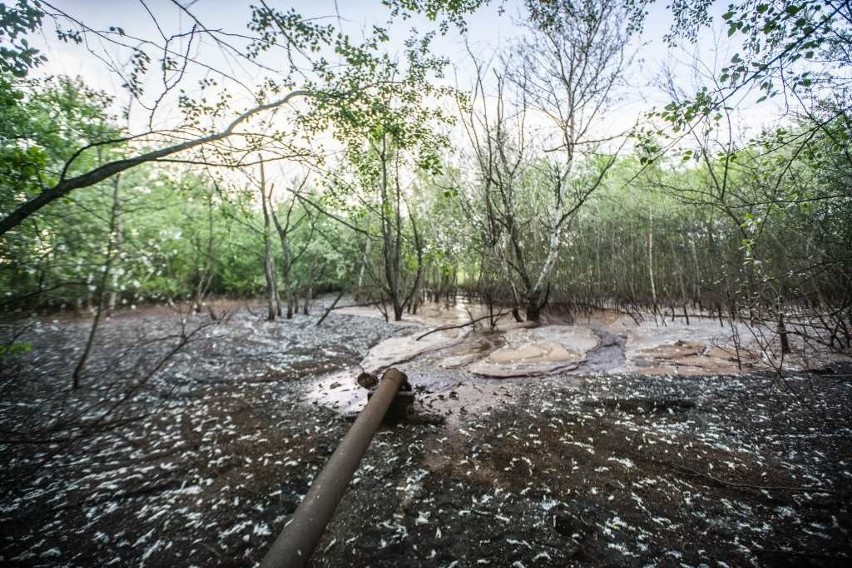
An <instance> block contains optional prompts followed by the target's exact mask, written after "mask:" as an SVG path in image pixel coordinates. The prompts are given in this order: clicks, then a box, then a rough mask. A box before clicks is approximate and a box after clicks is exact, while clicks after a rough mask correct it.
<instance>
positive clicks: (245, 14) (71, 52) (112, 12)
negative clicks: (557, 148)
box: [2, 0, 774, 137]
mask: <svg viewBox="0 0 852 568" xmlns="http://www.w3.org/2000/svg"><path fill="white" fill-rule="evenodd" d="M2 1H4V2H6V3H8V2H9V0H2ZM181 1H182V2H184V3H186V0H181ZM258 1H259V0H258ZM52 2H53V5H54V6H56V7H57V8H58V9H60V10H63V11H65V12H67V13H69V14H71V15H73V16H74V17H76V18H78V19H80V20H82V21H84V22H85V23H86V24H87V25H89V26H91V27H94V28H100V29H107V28H109V27H110V26H120V27H122V28H123V29H124V30H125V31H126V32H127V33H128V34H131V35H134V36H137V37H139V38H143V39H145V38H147V39H152V40H158V39H159V38H160V35H161V32H162V33H163V34H165V35H166V36H168V35H170V34H172V33H176V32H179V31H185V30H187V29H188V27H189V25H190V24H191V22H190V20H189V17H188V16H187V15H186V14H183V13H182V12H181V11H180V10H179V9H178V8H177V6H175V4H174V3H173V2H172V1H171V0H144V4H143V2H140V1H139V0H52ZM269 3H270V5H272V6H275V7H277V8H279V9H282V10H286V9H288V8H291V7H292V8H294V9H295V10H296V11H297V12H299V13H301V14H302V15H304V16H307V17H313V18H317V21H323V22H325V21H327V22H332V23H335V24H337V25H338V26H340V27H342V28H343V29H344V30H345V31H346V32H347V33H349V34H351V35H353V36H356V37H357V36H360V35H362V32H363V31H364V30H369V29H370V27H371V26H372V25H374V24H380V25H381V24H383V23H384V22H386V21H387V19H388V10H387V8H385V7H384V6H383V5H382V4H381V2H380V0H356V1H351V0H350V1H347V0H336V1H335V0H297V1H294V2H287V3H285V2H274V1H272V0H270V2H269ZM250 4H251V2H243V1H228V0H196V1H195V2H194V3H193V4H192V6H191V10H192V12H193V14H195V15H196V16H197V17H198V18H199V19H200V20H201V21H203V23H204V24H205V25H206V26H207V27H208V28H212V29H215V28H218V29H222V30H225V31H228V32H231V33H237V34H241V33H249V32H248V30H247V28H246V24H247V22H248V21H249V19H250V9H249V5H250ZM726 5H727V3H725V2H717V6H716V7H715V11H716V13H717V14H718V13H720V12H721V11H722V10H723V9H724V7H725V6H726ZM146 7H147V8H148V9H149V10H150V12H151V13H153V14H154V15H155V16H156V22H155V20H154V19H153V18H152V17H151V15H150V14H148V13H147V11H146ZM504 7H505V11H504V13H502V15H501V14H500V13H499V10H498V6H497V5H490V6H486V7H484V8H482V9H480V10H478V11H477V12H476V13H475V14H473V15H471V16H469V17H468V18H467V21H468V31H467V35H466V36H465V37H463V36H462V35H461V34H459V33H458V32H457V31H456V30H452V31H451V32H450V33H449V34H448V35H447V36H446V37H438V38H436V40H435V43H434V45H433V48H434V51H435V52H436V54H438V55H444V56H446V57H448V58H449V60H450V62H451V64H452V66H453V68H452V70H450V71H449V75H450V77H454V78H455V80H457V81H458V85H459V86H460V87H462V88H464V87H466V86H467V85H470V84H471V83H472V71H471V68H472V64H471V62H470V59H469V57H468V55H467V54H466V50H465V41H467V42H468V43H469V44H470V46H471V48H472V50H473V51H474V52H476V53H477V54H479V55H480V56H481V57H483V58H485V59H487V58H488V57H489V56H490V55H492V54H493V53H495V52H498V51H499V50H501V49H511V46H512V42H513V40H514V39H516V38H517V37H519V35H520V34H522V33H523V31H522V28H520V27H519V26H518V25H517V22H518V21H519V15H520V14H521V13H522V11H521V4H520V2H518V1H515V0H507V1H506V2H505V4H504ZM671 19H672V18H671V15H670V13H669V12H668V10H667V8H666V3H665V2H657V3H656V4H654V5H653V6H652V7H651V8H650V10H649V14H648V17H647V19H646V22H645V30H644V34H643V36H642V37H641V38H638V39H637V42H636V45H635V47H636V49H637V54H638V59H637V64H635V65H633V66H632V67H631V68H630V71H629V73H628V76H627V82H628V86H627V87H626V88H624V89H622V91H621V92H620V101H619V102H618V103H617V104H616V105H614V107H613V108H612V109H611V111H610V112H609V113H607V115H606V116H605V117H604V120H603V121H602V125H601V126H600V128H601V129H602V132H603V131H623V130H625V129H626V128H628V127H629V126H630V125H631V124H633V122H634V121H635V120H636V118H637V116H640V115H641V114H642V113H644V112H647V111H648V110H650V109H651V108H652V107H657V108H659V107H662V106H663V105H664V104H665V103H666V102H667V101H668V97H667V95H666V94H665V93H664V92H663V91H662V90H661V89H660V88H659V87H658V85H659V83H660V77H661V75H662V72H663V68H664V67H665V66H668V67H669V68H670V69H671V70H672V74H673V76H674V77H675V80H676V82H677V83H678V84H679V86H680V87H681V88H683V89H684V90H685V91H687V92H691V91H694V90H695V81H694V80H693V75H694V71H693V70H692V67H694V66H696V65H699V66H705V67H707V68H708V70H710V71H712V70H715V75H718V70H719V67H720V66H721V65H722V64H723V62H724V61H726V60H727V59H728V58H729V57H730V54H729V53H728V52H727V51H726V50H725V48H721V49H720V50H715V48H714V47H713V46H714V45H715V44H716V41H714V35H713V34H714V33H716V34H718V27H717V30H715V31H714V30H707V31H706V32H705V35H704V36H702V38H700V40H699V42H697V44H695V45H694V46H692V45H687V46H686V49H684V50H671V49H670V48H669V47H668V46H666V45H665V43H664V41H663V36H664V34H665V33H666V32H667V31H668V29H669V26H670V24H671ZM411 28H416V29H418V30H419V31H424V30H427V29H434V25H432V24H430V23H428V22H427V21H426V20H425V19H422V18H420V19H414V20H409V21H403V22H397V23H396V24H395V25H394V27H393V28H391V34H390V35H391V38H392V39H391V42H390V43H389V49H390V50H391V51H392V52H393V51H395V50H396V51H399V50H401V49H402V41H403V40H404V38H405V37H406V36H407V33H406V32H407V31H408V30H409V29H411ZM723 35H724V34H723ZM34 39H35V40H36V41H33V43H34V44H35V45H36V46H37V47H39V48H40V49H42V50H43V52H44V53H45V54H46V55H47V57H48V63H47V64H46V65H45V66H44V67H43V68H42V69H40V70H39V71H38V73H41V74H60V73H61V74H67V75H72V76H74V75H80V76H81V77H82V78H83V79H84V80H85V81H86V82H87V83H88V84H90V85H92V86H94V87H96V88H99V89H102V90H105V91H107V92H109V93H112V94H115V95H116V96H117V100H118V101H119V102H121V101H126V100H128V97H127V95H126V94H124V91H123V89H122V87H121V84H122V79H121V78H120V77H119V76H117V75H116V74H115V73H112V72H110V71H109V69H108V66H107V65H106V64H104V61H107V62H108V61H109V59H110V58H114V61H115V63H117V64H118V65H121V64H122V63H123V59H122V58H126V53H124V54H121V55H120V56H117V55H116V50H115V49H113V48H112V47H110V46H107V48H106V49H105V50H104V49H103V47H104V45H106V44H99V43H98V42H97V40H93V41H92V43H91V44H90V46H89V47H92V48H94V50H95V51H97V52H100V53H101V55H102V57H103V59H104V61H99V60H98V59H96V58H94V57H93V56H92V55H91V54H90V53H88V52H87V51H86V50H85V49H83V48H81V47H77V46H71V45H68V44H64V43H61V42H58V41H57V40H56V38H55V35H54V33H53V27H52V25H51V24H48V25H47V26H46V27H45V30H44V32H43V33H42V36H41V38H34ZM232 41H233V42H234V43H237V44H239V43H240V42H241V41H242V40H240V39H239V38H233V39H232ZM172 46H173V47H175V48H176V49H178V50H182V49H184V48H185V47H186V45H185V43H183V41H182V40H176V41H175V42H174V43H172ZM193 49H194V53H196V54H197V55H198V56H199V57H200V58H201V59H203V60H204V61H205V62H207V63H209V64H210V66H211V67H215V68H217V69H223V70H225V71H227V72H228V73H230V74H231V75H232V76H233V77H235V78H237V79H239V81H241V82H244V83H245V84H247V85H248V86H249V89H247V90H246V91H243V92H242V94H240V89H239V88H237V89H236V92H235V96H236V99H235V106H239V104H238V103H239V101H240V100H244V101H245V104H246V105H247V104H248V97H249V94H250V93H249V92H248V91H250V90H251V89H252V88H254V84H255V83H256V81H257V78H258V77H259V76H260V75H261V74H262V73H261V71H260V70H258V69H256V68H252V67H251V66H250V65H247V64H246V63H245V62H244V61H241V60H240V59H239V58H236V57H229V56H226V55H225V54H223V52H222V50H220V49H219V48H217V47H215V46H213V45H212V44H210V43H209V42H205V43H203V44H201V45H199V44H196V45H195V46H193ZM332 57H333V56H332ZM266 63H267V64H269V65H270V66H273V67H274V66H276V65H278V64H279V63H280V62H276V61H266ZM205 75H209V73H207V72H204V71H203V70H196V71H195V72H193V73H190V74H189V75H188V76H187V77H184V80H183V82H182V86H183V87H185V88H188V89H190V90H191V89H192V85H193V84H195V83H196V82H197V80H198V79H200V78H201V77H203V76H205ZM187 79H189V80H187ZM448 80H449V79H448ZM161 91H162V82H161V80H160V78H158V77H156V76H155V77H154V79H153V80H152V84H151V85H150V92H151V93H152V94H151V95H150V96H149V97H148V98H147V99H146V100H147V103H148V104H149V105H150V104H151V103H153V100H154V99H155V98H156V96H157V94H159V93H160V92H161ZM176 93H177V90H175V91H174V93H173V94H175V95H176ZM175 100H176V97H175V96H172V97H166V98H165V99H164V101H163V102H162V103H161V104H160V106H159V107H158V110H157V113H156V114H155V116H154V122H153V126H154V127H155V128H157V127H168V126H169V125H173V124H175V123H179V122H180V112H179V110H178V108H177V106H176V103H175ZM773 111H774V109H772V108H770V107H768V106H767V105H762V106H761V107H752V106H749V105H744V106H743V108H742V109H741V110H739V117H738V120H737V123H736V124H737V126H738V128H740V130H741V132H740V133H739V135H740V136H741V137H744V136H748V135H749V134H754V133H755V132H756V131H757V130H758V129H759V128H760V127H761V126H765V125H769V124H771V123H772V122H773V121H774V116H773ZM149 114H150V113H148V112H146V111H145V110H144V109H142V108H140V107H139V106H137V107H135V109H134V112H133V113H132V116H133V119H132V120H131V122H132V125H133V129H134V130H139V129H142V128H143V127H144V126H145V122H146V119H147V118H148V116H149Z"/></svg>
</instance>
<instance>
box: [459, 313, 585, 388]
mask: <svg viewBox="0 0 852 568" xmlns="http://www.w3.org/2000/svg"><path fill="white" fill-rule="evenodd" d="M504 339H505V341H506V345H505V346H504V347H501V348H500V349H497V350H496V351H493V352H491V353H490V354H489V355H488V356H487V357H485V358H484V359H482V360H480V361H477V362H476V363H473V364H472V365H470V366H469V367H468V370H470V371H471V372H473V373H476V374H478V375H485V376H489V377H517V376H532V375H544V374H547V373H550V372H552V371H555V370H557V369H563V368H566V367H576V365H577V364H578V363H580V362H581V361H584V360H585V358H586V352H587V351H589V350H591V349H594V348H595V347H597V346H598V343H599V340H598V337H597V336H596V335H595V334H594V332H592V330H591V329H589V328H588V327H585V326H562V325H559V326H557V325H554V326H544V327H537V328H521V329H513V330H510V331H507V332H506V334H505V335H504Z"/></svg>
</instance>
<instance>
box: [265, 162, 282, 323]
mask: <svg viewBox="0 0 852 568" xmlns="http://www.w3.org/2000/svg"><path fill="white" fill-rule="evenodd" d="M269 193H270V197H271V194H272V192H271V191H270V192H269ZM260 200H261V203H262V205H263V274H264V276H265V278H266V302H267V317H266V319H267V320H269V321H275V317H276V316H277V315H279V313H280V310H281V306H280V300H279V299H278V286H277V284H276V282H275V259H274V258H273V256H272V238H271V237H272V235H271V232H272V230H271V223H270V213H269V208H270V206H271V203H269V201H270V200H269V199H268V198H267V193H266V175H265V173H264V169H263V161H261V162H260Z"/></svg>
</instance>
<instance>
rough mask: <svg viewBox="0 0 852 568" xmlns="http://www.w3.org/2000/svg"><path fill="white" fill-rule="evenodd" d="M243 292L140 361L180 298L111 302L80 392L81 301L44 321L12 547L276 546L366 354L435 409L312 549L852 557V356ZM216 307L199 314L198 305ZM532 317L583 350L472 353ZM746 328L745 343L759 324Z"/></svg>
mask: <svg viewBox="0 0 852 568" xmlns="http://www.w3.org/2000/svg"><path fill="white" fill-rule="evenodd" d="M228 309H230V310H231V312H230V313H231V315H230V317H229V318H227V319H225V320H223V321H221V322H217V323H216V324H215V325H210V326H209V327H203V328H200V330H199V331H198V333H197V334H196V335H195V336H194V340H193V341H192V342H191V343H190V344H189V345H187V346H186V347H185V348H184V349H182V350H181V351H180V352H179V353H178V354H177V355H175V356H173V357H172V358H170V359H169V360H168V361H167V363H165V364H164V365H163V366H162V367H161V368H160V369H159V371H158V372H156V373H155V374H154V375H153V376H151V377H149V378H148V379H146V380H145V381H141V379H142V378H144V376H145V373H144V370H145V369H149V368H151V366H152V365H154V364H156V362H157V361H158V360H160V359H159V358H160V357H161V356H162V355H163V354H164V353H167V352H168V350H169V349H170V348H171V346H172V344H173V343H170V341H171V342H173V340H171V339H167V338H174V337H175V336H176V335H179V333H180V331H181V329H182V327H181V323H180V318H176V317H175V313H173V312H172V311H169V310H164V309H160V310H149V311H144V310H141V311H140V312H137V313H125V314H119V315H117V316H116V317H114V318H112V319H110V320H108V321H106V322H104V327H103V330H102V333H101V334H100V335H99V339H98V343H97V345H96V347H97V350H96V353H97V354H96V356H95V357H94V358H93V360H92V362H91V368H90V371H89V372H88V373H87V375H86V380H85V381H84V383H83V388H82V389H81V390H80V391H78V392H75V393H71V392H69V390H68V389H67V384H68V382H67V381H68V379H69V373H70V369H69V367H70V366H69V364H68V362H69V361H73V360H74V358H75V356H76V355H77V354H79V349H80V346H81V344H82V342H84V341H85V337H86V332H87V329H88V327H87V322H86V320H81V319H74V318H67V319H56V320H29V321H26V322H23V323H25V324H26V325H27V329H26V330H25V333H24V335H23V337H24V338H26V339H27V340H28V341H30V342H31V344H32V349H31V351H29V352H27V353H20V354H18V355H16V356H15V357H16V358H17V359H16V360H15V361H11V360H7V361H5V362H4V363H5V364H4V366H3V367H2V369H0V373H2V374H0V379H2V389H0V431H2V437H3V438H4V439H3V440H2V441H0V463H2V466H3V467H2V472H0V563H2V564H3V565H4V566H36V565H37V566H105V565H122V566H125V565H131V566H164V567H165V566H169V567H171V566H175V565H179V566H253V565H256V563H257V562H259V560H260V558H262V556H263V554H264V553H265V551H266V550H267V549H268V547H269V545H270V544H271V542H272V540H273V539H274V538H275V536H276V535H277V533H278V532H279V531H280V530H281V528H282V527H283V526H284V524H285V523H286V522H287V521H288V520H289V518H290V515H291V514H292V513H293V511H294V510H295V508H296V506H297V505H298V503H299V501H300V499H301V497H302V495H304V494H305V492H306V491H307V489H308V487H309V485H310V482H311V481H312V479H313V478H314V477H315V476H316V474H317V473H318V471H319V470H320V469H321V468H322V466H323V464H324V463H325V461H326V460H327V458H328V457H329V456H330V455H331V453H332V452H333V451H334V450H335V448H336V446H337V443H338V442H339V441H340V439H341V438H342V437H343V435H344V434H345V432H346V431H347V429H348V427H349V425H350V423H351V422H350V419H351V416H352V415H353V413H354V412H356V411H357V410H358V409H359V408H360V407H361V406H362V405H363V404H364V403H365V400H366V392H367V391H366V390H365V389H364V388H363V387H362V386H361V385H359V384H358V382H357V381H356V377H357V376H358V375H359V374H360V373H361V372H362V370H363V367H364V364H365V362H367V364H368V365H369V366H371V367H378V369H379V370H380V369H381V368H382V366H385V365H394V366H398V367H399V368H400V369H402V370H403V371H404V372H405V373H406V374H407V375H408V377H409V380H410V382H411V383H412V384H413V386H414V389H415V393H416V402H415V411H414V413H415V415H414V419H412V420H409V421H401V422H400V421H398V422H394V423H388V424H386V425H385V426H384V427H383V428H382V429H381V430H380V431H379V432H378V433H377V434H376V436H375V438H374V441H373V443H372V445H371V447H370V448H369V450H368V451H367V453H366V455H365V456H364V459H363V461H362V464H361V467H360V468H359V470H358V472H357V473H356V476H355V479H354V480H353V481H352V483H351V484H350V487H349V489H348V491H347V493H346V495H345V496H344V498H343V500H342V502H341V503H340V505H339V507H338V509H337V513H336V515H335V517H334V519H333V521H332V523H331V524H330V525H329V527H328V529H327V531H326V534H325V535H324V537H323V540H322V542H321V543H320V545H319V547H318V548H317V550H316V553H315V554H314V556H313V558H312V561H311V565H312V566H314V567H326V566H328V567H331V566H334V567H340V566H374V567H398V566H427V567H450V566H454V567H456V568H461V567H468V566H469V567H478V566H527V567H534V566H637V567H639V566H643V567H644V566H702V565H706V566H723V565H727V566H744V565H749V566H767V567H772V566H847V565H848V564H849V562H850V557H852V541H850V537H849V534H850V530H852V510H850V503H852V458H850V456H852V430H850V427H849V424H852V382H850V380H849V376H850V374H852V366H850V365H847V366H844V363H842V361H839V360H838V361H835V362H834V363H833V366H832V371H833V372H832V373H831V374H805V373H801V372H789V373H785V374H783V375H780V376H779V375H777V374H773V373H771V372H769V371H768V370H767V369H766V367H765V366H763V367H761V364H762V360H761V358H760V357H758V356H755V357H753V358H752V359H751V360H750V361H749V362H747V363H746V364H745V365H744V366H743V371H742V372H740V371H739V370H738V368H739V365H738V364H737V362H736V361H734V363H733V368H735V369H737V370H736V372H728V370H730V369H731V368H732V366H731V365H730V363H731V361H730V357H731V351H729V349H730V348H731V343H730V340H729V338H728V336H727V335H726V334H728V333H729V332H730V330H729V329H728V328H722V327H721V326H719V325H718V323H714V324H713V325H710V324H709V323H708V322H703V323H702V325H697V326H695V327H693V328H687V327H686V326H679V325H667V326H665V329H664V330H658V329H657V328H656V327H655V325H654V322H653V320H651V321H650V322H648V321H645V322H642V323H641V325H637V324H636V322H634V321H633V320H632V319H631V318H629V317H627V316H622V315H620V314H613V313H603V314H595V315H592V316H590V317H588V318H578V320H577V321H576V323H575V327H576V326H579V327H581V328H582V329H583V331H581V332H580V333H579V334H576V333H574V334H572V333H564V334H563V333H561V331H566V328H570V327H571V326H568V325H565V322H557V324H555V325H551V326H542V327H543V328H544V329H543V330H542V328H538V330H537V331H535V333H529V331H530V330H527V329H526V328H524V327H523V326H518V325H515V324H514V323H512V322H508V321H506V322H505V323H506V325H505V327H502V328H498V330H497V331H496V332H492V331H490V330H488V329H483V328H481V327H480V328H477V329H475V330H474V329H470V328H462V329H459V330H458V331H457V332H454V333H447V334H446V335H444V336H443V337H442V336H440V335H439V334H434V335H438V337H435V338H433V339H431V340H430V341H429V342H427V343H420V342H417V341H414V340H413V338H414V337H416V336H417V335H421V334H423V333H425V332H427V331H429V330H431V329H434V328H435V327H439V326H441V325H448V323H449V322H456V323H464V322H465V321H468V320H469V319H470V315H469V314H468V312H471V313H473V314H474V316H475V314H476V313H477V312H476V310H477V309H478V308H477V307H475V306H464V307H456V308H452V310H453V311H452V312H449V311H448V310H444V309H442V308H440V307H437V306H432V307H431V308H430V309H431V312H430V311H429V310H427V311H421V315H420V317H419V321H413V322H412V321H409V322H403V323H402V324H394V323H386V322H384V321H383V320H382V319H381V318H380V317H375V316H377V314H369V315H368V314H365V313H333V314H332V315H330V316H329V318H328V319H327V320H326V322H325V323H324V324H323V325H322V326H320V327H317V326H316V319H317V317H315V316H307V317H306V316H299V317H297V318H295V319H294V320H291V321H286V320H285V321H281V322H265V321H264V320H263V318H262V310H261V309H260V306H251V305H250V306H240V305H237V306H230V307H229V308H228ZM223 311H226V310H225V307H221V308H220V309H217V313H220V312H223ZM353 311H355V310H353ZM432 312H434V314H437V316H436V318H435V319H430V317H431V315H434V314H432ZM207 323H208V320H205V318H204V317H202V316H197V315H189V316H186V317H184V329H194V328H195V327H200V326H202V325H206V324H207ZM20 324H21V322H16V323H15V325H20ZM4 330H5V331H4ZM0 331H3V332H4V333H7V332H8V331H9V328H8V327H5V328H4V327H2V326H0ZM574 331H576V329H575V330H574ZM512 333H515V334H516V335H519V336H525V337H527V338H528V339H529V338H530V337H534V338H535V341H532V342H531V343H532V345H533V347H541V345H536V342H537V341H538V342H542V343H545V344H548V343H549V344H558V345H561V346H562V348H564V349H565V350H566V351H571V350H576V351H578V352H580V351H581V352H582V358H581V359H580V360H577V361H573V362H572V365H571V366H568V365H562V366H556V367H554V368H552V369H551V370H550V371H548V372H546V373H532V374H534V376H512V377H505V378H494V377H486V376H483V375H480V374H477V373H475V372H473V371H472V370H471V367H472V366H473V365H475V364H476V363H477V362H480V361H483V360H485V359H487V358H488V357H490V356H492V355H493V354H495V353H499V352H500V351H501V349H505V348H506V347H507V346H511V345H512V342H511V341H509V340H507V337H506V336H507V335H509V339H511V338H512V336H511V335H510V334H512ZM430 337H431V336H430ZM570 337H580V338H581V339H582V341H578V342H577V343H571V342H570V341H569V340H568V338H570ZM742 337H745V338H747V337H748V336H747V335H745V334H741V338H742ZM157 338H161V340H160V341H155V339H157ZM424 339H425V338H424ZM391 340H393V341H391ZM518 345H519V344H517V343H516V344H515V346H516V347H517V346H518ZM735 347H736V348H737V349H738V354H739V355H740V362H743V361H744V360H745V357H744V353H747V352H748V350H749V349H750V348H751V347H749V345H748V342H746V341H741V342H740V343H739V344H737V345H736V346H735ZM504 353H505V351H504ZM552 353H553V350H552V349H551V350H550V351H546V350H545V349H542V351H539V352H534V351H533V350H531V351H528V352H527V355H530V354H532V355H534V357H531V359H532V360H533V361H535V362H536V363H540V362H541V361H540V360H541V359H544V358H546V357H547V356H548V354H552ZM736 355H737V351H735V352H734V356H736ZM536 358H538V359H536ZM726 358H727V359H726ZM370 361H372V362H373V363H370ZM721 361H726V362H725V365H724V366H723V365H722V363H721ZM560 362H564V361H556V363H560ZM702 362H704V363H707V364H706V365H704V366H703V367H702V366H701V365H700V364H699V363H702ZM551 363H553V361H551ZM490 364H494V365H502V364H505V365H510V366H511V365H517V364H518V360H517V358H513V357H506V360H504V361H500V357H498V358H496V359H495V358H493V357H492V358H491V363H490ZM702 364H703V363H702ZM573 365H576V366H575V367H574V366H573ZM714 365H717V366H715V367H714ZM643 369H644V371H643ZM655 369H656V370H660V371H662V370H665V371H666V372H665V373H662V372H661V373H660V374H654V373H653V372H652V371H654V370H655ZM695 369H699V371H697V372H693V371H694V370H695ZM720 370H726V371H725V372H724V373H721V372H719V371H720ZM646 371H647V372H646ZM130 391H132V392H133V396H132V397H130V398H129V399H128V403H127V404H124V405H122V406H121V408H122V411H121V412H122V413H121V414H120V415H118V416H117V417H116V418H122V419H126V421H125V422H123V423H116V424H115V425H113V426H112V427H110V428H107V429H103V431H91V432H88V433H83V432H81V431H80V430H79V429H77V430H75V429H74V424H72V423H70V422H68V420H70V419H71V418H73V417H78V418H80V417H83V418H86V419H88V418H91V417H94V418H97V416H99V415H98V414H97V413H98V412H99V409H100V408H102V406H100V405H102V403H103V401H105V400H116V398H114V397H120V396H123V395H125V394H126V393H128V392H130ZM111 397H112V398H111ZM80 413H82V414H80ZM62 420H66V423H67V427H66V428H65V429H64V430H63V429H60V430H56V429H55V427H57V425H62ZM78 426H79V424H78ZM51 428H53V431H52V432H53V434H51ZM14 432H19V433H26V432H29V433H30V434H31V435H32V439H31V440H30V441H29V442H27V441H26V440H25V439H20V438H19V439H17V440H12V437H13V433H14ZM36 434H37V435H38V436H47V435H54V434H56V435H59V434H61V435H62V436H67V435H69V434H71V435H72V436H73V435H79V437H77V438H73V439H70V440H69V439H60V438H59V437H57V438H55V441H53V442H51V441H49V439H43V438H42V439H38V440H37V439H36ZM81 434H85V435H81Z"/></svg>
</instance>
